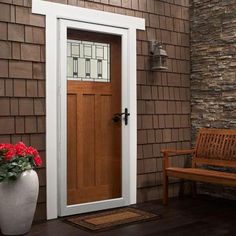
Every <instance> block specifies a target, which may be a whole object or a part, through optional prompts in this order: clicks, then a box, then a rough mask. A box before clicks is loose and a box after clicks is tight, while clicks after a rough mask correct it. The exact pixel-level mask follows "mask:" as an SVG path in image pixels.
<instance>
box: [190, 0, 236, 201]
mask: <svg viewBox="0 0 236 236" xmlns="http://www.w3.org/2000/svg"><path fill="white" fill-rule="evenodd" d="M191 11H192V14H191V66H192V69H191V108H192V109H191V122H192V135H193V140H194V139H195V136H196V132H197V130H198V128H200V127H216V128H236V109H235V108H236V14H235V12H236V2H235V0H193V1H192V8H191ZM223 189H224V191H223ZM235 190H236V189H231V190H230V189H229V188H227V189H226V188H224V187H222V186H213V185H212V186H210V185H208V187H207V188H206V186H205V185H204V191H207V192H209V193H212V194H217V195H223V196H226V197H230V198H234V196H236V191H235ZM233 192H234V193H233Z"/></svg>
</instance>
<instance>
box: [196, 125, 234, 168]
mask: <svg viewBox="0 0 236 236" xmlns="http://www.w3.org/2000/svg"><path fill="white" fill-rule="evenodd" d="M195 149H196V153H195V155H194V160H193V161H194V162H195V163H196V164H198V163H199V164H204V163H202V162H204V161H203V160H206V163H205V164H209V165H210V164H212V165H217V166H218V165H219V166H228V167H235V163H236V130H232V129H206V128H202V129H200V130H199V133H198V137H197V141H196V148H195ZM200 160H201V161H200Z"/></svg>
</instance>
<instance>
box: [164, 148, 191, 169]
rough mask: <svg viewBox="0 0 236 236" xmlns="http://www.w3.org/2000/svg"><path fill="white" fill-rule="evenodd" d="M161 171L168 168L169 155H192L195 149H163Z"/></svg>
mask: <svg viewBox="0 0 236 236" xmlns="http://www.w3.org/2000/svg"><path fill="white" fill-rule="evenodd" d="M161 152H162V153H163V171H165V169H166V168H168V167H169V154H176V155H183V154H194V152H195V149H187V150H175V149H163V150H161Z"/></svg>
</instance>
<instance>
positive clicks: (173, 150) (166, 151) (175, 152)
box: [161, 149, 195, 155]
mask: <svg viewBox="0 0 236 236" xmlns="http://www.w3.org/2000/svg"><path fill="white" fill-rule="evenodd" d="M161 152H162V153H163V154H165V153H166V154H177V155H182V154H193V153H194V152H195V149H186V150H175V149H163V150H161Z"/></svg>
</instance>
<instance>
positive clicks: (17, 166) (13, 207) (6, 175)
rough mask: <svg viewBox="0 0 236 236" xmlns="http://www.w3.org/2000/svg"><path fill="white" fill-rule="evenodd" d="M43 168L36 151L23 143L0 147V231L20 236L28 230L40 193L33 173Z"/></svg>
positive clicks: (3, 144) (36, 177) (36, 178)
mask: <svg viewBox="0 0 236 236" xmlns="http://www.w3.org/2000/svg"><path fill="white" fill-rule="evenodd" d="M41 164H42V160H41V158H40V156H39V154H38V151H37V150H36V149H34V148H33V147H31V146H30V147H27V146H26V145H25V144H24V143H23V142H19V143H17V144H15V145H13V144H8V143H0V229H1V231H2V233H3V234H5V235H19V234H24V233H26V232H28V231H29V230H30V228H31V225H32V221H33V217H34V213H35V208H36V203H37V198H38V190H39V182H38V175H37V173H36V172H35V171H34V169H35V168H36V167H38V166H40V165H41Z"/></svg>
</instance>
